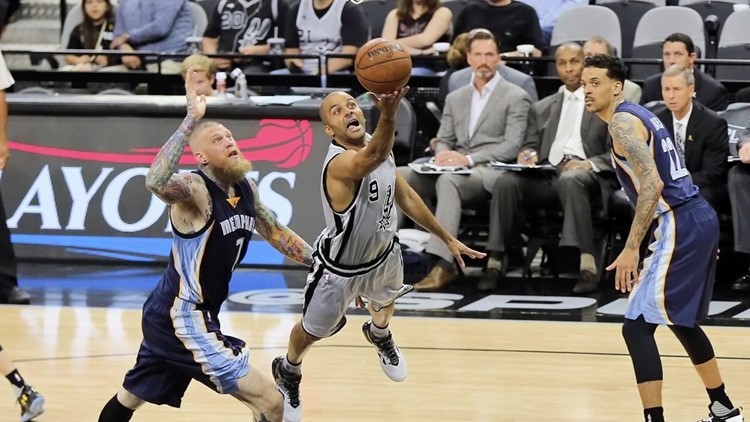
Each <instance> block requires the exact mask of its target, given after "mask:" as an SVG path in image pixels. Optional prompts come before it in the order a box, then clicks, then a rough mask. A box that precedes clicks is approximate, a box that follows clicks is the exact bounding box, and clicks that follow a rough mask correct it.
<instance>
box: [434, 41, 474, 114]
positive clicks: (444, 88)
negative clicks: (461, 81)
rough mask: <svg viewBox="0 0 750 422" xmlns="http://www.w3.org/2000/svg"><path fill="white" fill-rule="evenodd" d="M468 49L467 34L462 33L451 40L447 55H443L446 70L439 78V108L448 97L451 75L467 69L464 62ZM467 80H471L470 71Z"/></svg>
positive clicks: (466, 63)
mask: <svg viewBox="0 0 750 422" xmlns="http://www.w3.org/2000/svg"><path fill="white" fill-rule="evenodd" d="M468 49H469V34H468V33H465V32H464V33H463V34H458V35H457V36H456V38H454V39H453V43H452V44H451V47H450V48H449V49H448V54H446V55H445V60H446V61H447V62H448V70H446V71H445V74H444V75H443V76H442V77H441V78H440V88H439V90H438V103H439V104H440V107H441V108H442V106H443V105H444V104H445V97H446V96H447V95H448V92H449V91H448V82H449V80H450V78H451V75H453V73H455V72H457V71H459V70H461V69H466V68H467V67H469V62H467V61H466V51H467V50H468ZM469 73H470V75H469V79H471V70H469Z"/></svg>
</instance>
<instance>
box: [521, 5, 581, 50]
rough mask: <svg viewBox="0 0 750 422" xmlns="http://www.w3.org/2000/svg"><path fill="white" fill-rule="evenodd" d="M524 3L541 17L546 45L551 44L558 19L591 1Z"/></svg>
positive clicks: (540, 23) (540, 21)
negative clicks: (564, 13) (567, 11)
mask: <svg viewBox="0 0 750 422" xmlns="http://www.w3.org/2000/svg"><path fill="white" fill-rule="evenodd" d="M523 2H524V3H526V4H528V5H529V6H531V7H533V8H534V10H535V11H536V14H537V16H539V26H540V27H541V28H542V34H543V35H544V41H545V44H549V43H550V40H551V39H552V29H553V28H554V27H555V24H556V23H557V18H559V17H560V15H562V13H563V12H564V11H566V10H568V9H572V8H574V7H580V6H587V5H588V4H589V0H523Z"/></svg>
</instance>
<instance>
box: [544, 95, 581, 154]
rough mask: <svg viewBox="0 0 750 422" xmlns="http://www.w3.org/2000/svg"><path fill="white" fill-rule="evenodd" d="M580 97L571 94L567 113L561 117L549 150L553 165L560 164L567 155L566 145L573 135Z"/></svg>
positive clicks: (567, 104)
mask: <svg viewBox="0 0 750 422" xmlns="http://www.w3.org/2000/svg"><path fill="white" fill-rule="evenodd" d="M577 100H578V98H577V97H576V96H575V95H570V96H569V97H568V98H567V99H566V100H565V102H566V107H565V113H564V114H563V115H562V116H561V117H560V125H559V127H558V130H557V135H556V136H555V140H554V142H552V147H551V148H550V151H549V162H550V164H552V165H553V166H556V165H558V164H560V161H562V159H563V157H564V156H565V146H566V145H567V144H568V141H569V140H570V138H571V137H572V136H573V131H574V130H575V123H576V108H577V107H576V104H577Z"/></svg>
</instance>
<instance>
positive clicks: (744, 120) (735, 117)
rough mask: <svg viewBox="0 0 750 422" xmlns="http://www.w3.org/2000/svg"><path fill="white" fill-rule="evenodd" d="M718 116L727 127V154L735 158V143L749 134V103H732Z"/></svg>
mask: <svg viewBox="0 0 750 422" xmlns="http://www.w3.org/2000/svg"><path fill="white" fill-rule="evenodd" d="M719 115H721V117H723V118H724V120H726V121H727V125H728V126H729V154H730V155H731V156H733V157H737V156H738V154H737V141H738V140H739V138H740V136H742V135H743V134H745V136H747V135H748V134H750V127H749V126H750V103H732V104H729V107H727V109H726V110H724V111H720V112H719Z"/></svg>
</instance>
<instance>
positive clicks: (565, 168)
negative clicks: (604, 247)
mask: <svg viewBox="0 0 750 422" xmlns="http://www.w3.org/2000/svg"><path fill="white" fill-rule="evenodd" d="M583 59H584V57H583V49H582V47H581V46H580V45H579V44H576V43H568V44H563V45H561V46H560V47H558V49H557V51H555V64H556V67H557V73H558V75H560V79H561V80H562V82H563V83H564V84H565V90H564V91H563V92H558V93H556V94H553V95H550V96H549V97H546V98H544V99H543V100H541V101H539V102H537V103H535V104H534V105H533V107H532V109H531V113H530V114H529V127H528V130H527V133H526V140H525V142H524V145H523V146H522V148H521V152H520V153H519V154H518V158H517V163H518V164H521V165H526V166H533V165H536V164H552V165H554V166H555V169H554V170H544V169H531V168H530V169H527V170H523V171H518V172H516V171H508V172H504V173H502V175H501V176H500V177H499V178H498V179H497V181H496V182H495V185H494V186H493V190H492V202H491V203H490V216H491V220H490V232H489V239H488V242H487V251H488V252H489V254H490V258H489V260H488V262H487V269H486V270H485V273H484V276H483V277H482V279H481V280H480V282H479V285H478V286H477V288H478V289H479V290H483V291H487V290H494V289H495V288H496V287H497V284H498V281H499V280H500V279H502V278H503V276H504V273H505V271H504V268H503V265H504V264H503V256H504V254H505V252H506V250H507V248H508V247H509V246H510V240H511V238H512V234H513V228H514V227H513V225H514V222H515V221H516V216H517V214H518V213H519V212H524V211H526V212H530V213H533V212H536V210H538V209H540V208H545V209H552V210H555V209H557V208H558V207H560V206H562V211H563V215H564V218H563V227H562V238H561V240H560V246H571V247H575V248H577V249H579V250H580V253H581V264H580V278H579V281H578V283H577V284H576V286H575V287H574V289H573V291H574V292H575V293H587V292H592V291H595V290H596V289H597V282H598V277H597V273H598V271H597V268H596V260H595V258H594V251H595V249H596V248H595V246H594V230H593V224H592V210H601V209H602V207H603V206H604V204H606V201H608V200H609V194H610V193H611V192H612V190H613V189H614V188H615V186H616V182H615V176H614V172H613V170H612V164H611V162H610V157H609V149H608V145H607V144H608V134H607V125H606V124H605V123H604V122H603V121H602V120H601V119H599V118H597V117H596V116H594V115H593V114H591V113H589V112H587V111H586V110H585V105H584V96H583V88H582V87H581V73H582V72H583Z"/></svg>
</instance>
